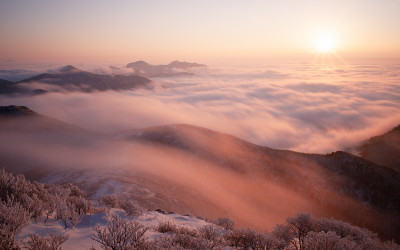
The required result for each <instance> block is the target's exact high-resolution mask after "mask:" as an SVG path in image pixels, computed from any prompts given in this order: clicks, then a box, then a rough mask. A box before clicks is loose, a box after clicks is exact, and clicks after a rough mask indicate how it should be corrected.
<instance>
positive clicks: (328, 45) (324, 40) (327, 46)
mask: <svg viewBox="0 0 400 250" xmlns="http://www.w3.org/2000/svg"><path fill="white" fill-rule="evenodd" d="M334 49H335V39H334V37H333V36H332V35H331V34H324V35H320V36H318V37H317V38H316V40H315V50H316V51H317V52H318V53H330V52H333V50H334Z"/></svg>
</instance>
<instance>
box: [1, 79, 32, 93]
mask: <svg viewBox="0 0 400 250" xmlns="http://www.w3.org/2000/svg"><path fill="white" fill-rule="evenodd" d="M25 92H28V90H27V89H25V88H20V87H19V86H18V85H17V84H16V83H14V82H12V81H8V80H4V79H0V94H13V93H25Z"/></svg>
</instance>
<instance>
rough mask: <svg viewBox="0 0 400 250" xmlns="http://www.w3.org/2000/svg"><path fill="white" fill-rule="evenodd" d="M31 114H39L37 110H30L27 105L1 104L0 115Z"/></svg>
mask: <svg viewBox="0 0 400 250" xmlns="http://www.w3.org/2000/svg"><path fill="white" fill-rule="evenodd" d="M24 115H26V116H30V115H37V114H36V113H35V112H33V111H32V110H30V109H29V108H27V107H25V106H16V105H10V106H0V117H4V116H6V117H9V116H24Z"/></svg>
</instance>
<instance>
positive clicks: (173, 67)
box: [126, 60, 206, 77]
mask: <svg viewBox="0 0 400 250" xmlns="http://www.w3.org/2000/svg"><path fill="white" fill-rule="evenodd" d="M126 67H127V68H131V69H133V70H134V72H135V74H137V75H143V76H146V77H171V76H185V75H194V74H193V72H191V71H190V69H191V68H197V67H206V65H204V64H199V63H189V62H180V61H176V60H175V61H173V62H171V63H169V64H167V65H151V64H149V63H147V62H145V61H136V62H133V63H128V64H127V65H126Z"/></svg>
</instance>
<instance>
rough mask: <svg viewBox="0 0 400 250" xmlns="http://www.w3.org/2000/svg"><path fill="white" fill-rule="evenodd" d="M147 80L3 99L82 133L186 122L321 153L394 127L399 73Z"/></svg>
mask: <svg viewBox="0 0 400 250" xmlns="http://www.w3.org/2000/svg"><path fill="white" fill-rule="evenodd" d="M196 73H197V75H196V76H188V77H177V78H158V79H153V80H154V81H156V82H157V87H156V88H155V89H153V90H135V91H126V92H120V93H118V92H103V93H94V94H83V93H50V94H45V95H40V96H35V97H18V98H4V97H2V98H1V100H0V104H1V105H9V104H17V105H26V106H28V107H30V108H32V109H34V110H35V111H37V112H39V113H42V114H45V115H48V116H52V117H55V118H58V119H60V120H63V121H66V122H69V123H73V124H77V125H80V126H82V127H85V128H89V129H93V130H98V131H105V132H114V131H119V130H127V129H133V128H142V127H147V126H153V125H163V124H171V123H187V124H193V125H198V126H202V127H207V128H211V129H214V130H217V131H220V132H224V133H229V134H233V135H236V136H239V137H241V138H243V139H246V140H248V141H251V142H254V143H257V144H261V145H265V146H269V147H273V148H281V149H292V150H297V151H303V152H319V153H326V152H330V151H335V150H341V149H345V148H347V147H349V146H353V145H355V144H356V143H358V142H360V141H361V140H364V139H368V138H369V137H370V136H374V135H377V134H380V133H383V132H385V131H386V130H389V129H390V128H391V127H394V126H396V125H398V124H400V112H399V111H400V67H396V66H369V65H367V66H364V65H356V66H348V65H347V66H338V67H336V66H329V67H327V66H324V65H311V64H303V65H300V64H290V65H280V66H260V65H258V66H251V67H250V66H246V67H244V66H241V67H230V68H227V67H225V68H216V67H209V68H208V69H198V70H197V72H196Z"/></svg>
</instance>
